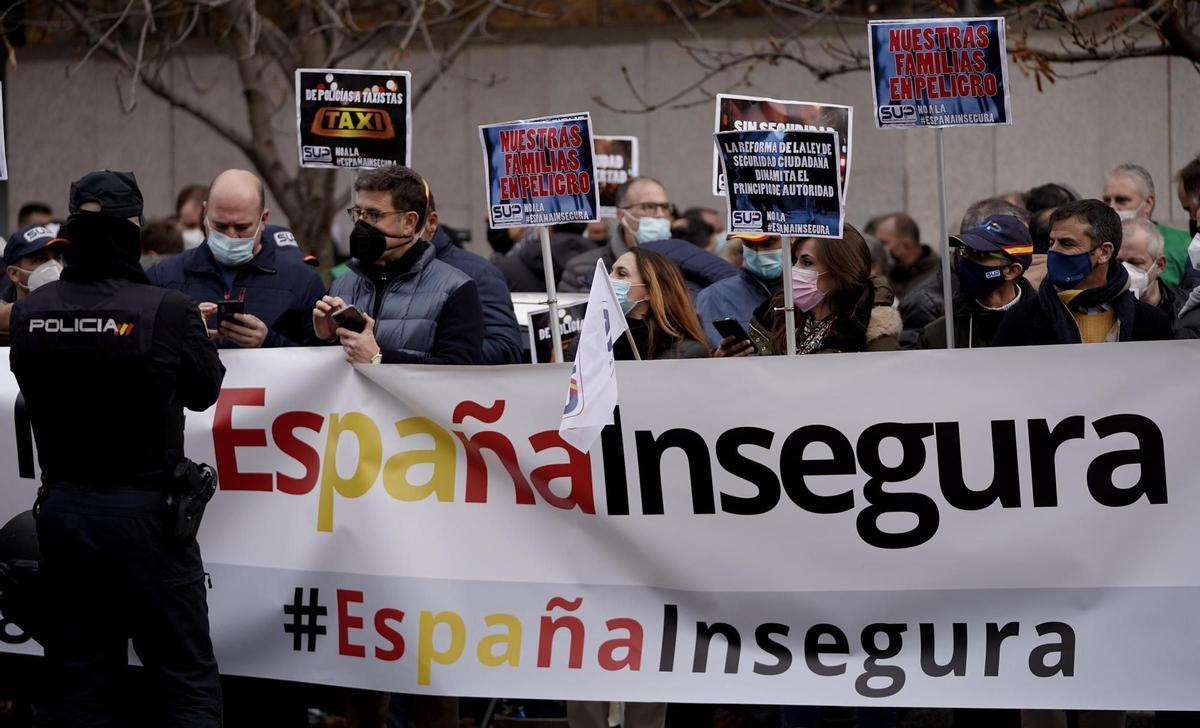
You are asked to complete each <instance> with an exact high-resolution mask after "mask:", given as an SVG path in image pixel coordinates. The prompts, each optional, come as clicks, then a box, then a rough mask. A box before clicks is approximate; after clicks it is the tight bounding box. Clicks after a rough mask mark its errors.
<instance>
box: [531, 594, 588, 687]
mask: <svg viewBox="0 0 1200 728" xmlns="http://www.w3.org/2000/svg"><path fill="white" fill-rule="evenodd" d="M581 606H583V597H576V598H575V599H574V601H567V600H566V599H565V598H563V597H554V598H553V599H551V600H550V601H549V602H547V604H546V611H547V612H552V611H554V610H555V609H562V610H564V611H567V612H573V611H575V610H576V609H579V608H580V607H581ZM560 629H565V630H567V634H568V635H569V637H568V639H569V640H570V652H569V654H568V656H567V667H568V668H570V669H572V670H578V669H579V668H581V667H583V634H584V628H583V621H582V620H580V619H579V618H578V617H572V616H570V615H563V616H562V617H558V618H557V619H555V618H552V617H542V622H541V629H540V630H539V632H538V659H537V666H538V667H550V657H551V653H552V652H553V650H554V635H555V634H556V633H557V632H558V631H559V630H560Z"/></svg>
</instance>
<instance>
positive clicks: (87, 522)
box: [35, 486, 221, 728]
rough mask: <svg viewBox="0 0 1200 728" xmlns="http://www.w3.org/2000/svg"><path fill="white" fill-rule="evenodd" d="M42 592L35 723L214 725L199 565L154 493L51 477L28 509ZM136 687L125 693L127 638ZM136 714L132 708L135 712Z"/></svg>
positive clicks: (212, 672)
mask: <svg viewBox="0 0 1200 728" xmlns="http://www.w3.org/2000/svg"><path fill="white" fill-rule="evenodd" d="M37 532H38V542H39V546H40V549H41V554H42V564H41V575H42V578H43V585H44V587H45V590H46V591H45V592H44V593H45V595H46V598H47V616H48V617H49V620H48V625H47V630H46V631H47V634H46V639H45V644H44V646H45V648H46V663H47V665H46V667H47V670H48V674H47V680H46V684H45V686H44V687H45V690H46V694H45V698H44V699H43V700H41V701H39V703H38V705H36V706H35V722H36V724H37V725H39V726H72V727H76V726H89V727H90V726H117V725H129V724H131V723H132V722H136V721H134V720H133V719H132V718H130V717H129V716H126V715H124V714H123V712H124V711H126V710H128V711H129V712H132V713H140V714H142V715H143V716H149V722H148V724H151V725H158V726H169V727H170V728H201V727H203V728H213V727H215V726H220V725H221V689H220V682H219V679H218V675H217V661H216V658H215V657H214V656H213V649H212V642H211V640H210V639H209V634H208V604H207V600H206V594H205V590H204V567H203V564H202V563H201V561H200V548H199V546H197V545H196V544H195V543H194V542H193V543H191V544H190V545H188V546H179V545H176V544H173V543H171V541H170V539H169V533H170V532H169V522H168V518H167V508H166V503H165V499H164V497H163V494H162V493H161V492H156V491H149V490H138V489H131V488H104V489H99V488H84V487H78V486H52V487H51V488H50V489H49V493H48V495H47V498H46V500H45V502H44V503H43V504H42V507H41V511H40V513H39V515H38V519H37ZM130 640H132V641H133V648H134V650H135V651H136V652H137V655H138V658H139V659H140V660H141V661H142V664H143V665H144V666H145V668H146V670H145V673H146V686H145V687H146V689H145V690H144V691H142V692H140V693H139V694H137V695H126V694H124V690H123V687H124V685H123V683H124V682H125V681H124V680H123V679H122V678H123V677H124V676H125V673H126V665H127V654H128V652H127V650H128V647H127V645H128V642H129V641H130ZM142 719H144V718H142V717H140V718H139V720H142Z"/></svg>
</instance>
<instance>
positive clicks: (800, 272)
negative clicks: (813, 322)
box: [792, 266, 825, 313]
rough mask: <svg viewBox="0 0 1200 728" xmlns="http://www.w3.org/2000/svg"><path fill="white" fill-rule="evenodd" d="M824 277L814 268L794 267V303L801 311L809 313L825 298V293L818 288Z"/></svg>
mask: <svg viewBox="0 0 1200 728" xmlns="http://www.w3.org/2000/svg"><path fill="white" fill-rule="evenodd" d="M822 275H823V274H822V273H818V272H816V271H815V270H813V269H812V268H797V267H796V266H792V301H794V302H795V303H796V306H797V307H798V308H799V309H800V310H801V311H803V312H805V313H808V312H809V311H811V310H813V309H814V308H816V307H817V304H819V303H820V302H821V301H822V299H824V298H825V292H824V291H822V290H820V289H819V288H817V279H818V278H820V277H821V276H822Z"/></svg>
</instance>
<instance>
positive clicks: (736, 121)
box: [713, 94, 854, 199]
mask: <svg viewBox="0 0 1200 728" xmlns="http://www.w3.org/2000/svg"><path fill="white" fill-rule="evenodd" d="M788 130H793V131H836V132H837V133H838V138H839V139H841V142H842V146H841V153H840V155H839V159H838V161H839V169H840V172H841V180H842V199H845V197H846V187H847V185H848V184H849V180H850V151H851V145H850V140H851V135H852V133H853V130H854V107H853V106H840V105H838V104H816V103H811V102H808V101H782V100H780V99H767V98H760V97H758V96H738V95H735V94H717V104H716V121H715V124H714V129H713V131H788ZM713 194H714V195H724V194H725V175H724V173H723V172H722V171H721V162H720V152H718V151H717V150H715V149H714V150H713Z"/></svg>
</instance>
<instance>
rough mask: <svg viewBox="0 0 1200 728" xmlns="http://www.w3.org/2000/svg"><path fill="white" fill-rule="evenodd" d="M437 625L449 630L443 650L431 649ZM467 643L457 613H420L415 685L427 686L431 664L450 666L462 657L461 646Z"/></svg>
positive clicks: (464, 628)
mask: <svg viewBox="0 0 1200 728" xmlns="http://www.w3.org/2000/svg"><path fill="white" fill-rule="evenodd" d="M439 625H446V626H447V627H449V628H450V644H449V646H447V647H446V649H444V650H435V649H434V647H433V637H434V634H433V633H434V632H435V631H436V630H437V628H438V626H439ZM466 641H467V626H466V624H464V623H463V618H462V617H460V616H459V615H458V613H457V612H438V613H437V614H434V613H433V612H421V625H420V628H419V632H418V636H417V684H418V685H428V684H429V677H430V673H431V672H432V668H433V663H435V662H436V663H438V664H439V665H450V664H452V663H454V662H457V661H458V658H460V657H462V652H463V645H465V644H466Z"/></svg>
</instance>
